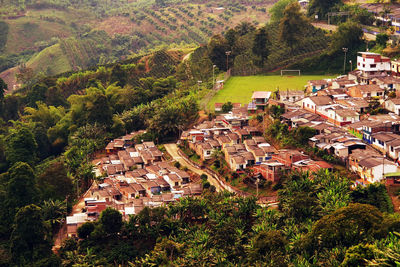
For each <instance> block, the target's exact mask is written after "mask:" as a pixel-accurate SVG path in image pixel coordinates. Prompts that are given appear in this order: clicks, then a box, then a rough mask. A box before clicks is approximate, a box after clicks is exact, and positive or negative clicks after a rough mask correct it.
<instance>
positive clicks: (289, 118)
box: [281, 103, 400, 184]
mask: <svg viewBox="0 0 400 267" xmlns="http://www.w3.org/2000/svg"><path fill="white" fill-rule="evenodd" d="M318 104H319V103H316V109H320V106H319V105H318ZM320 104H321V103H320ZM321 105H323V103H322V104H321ZM281 122H282V123H286V124H288V126H289V127H291V128H294V127H300V126H308V127H311V128H313V129H315V130H316V133H317V135H315V136H313V137H312V138H310V140H309V145H310V146H312V147H315V148H318V149H320V150H323V151H326V152H327V153H328V154H330V155H335V156H336V157H337V158H339V159H340V160H341V161H342V163H344V164H345V165H346V166H348V168H349V169H350V170H351V171H353V172H355V173H357V174H358V175H359V176H360V177H361V179H360V180H358V181H357V182H358V183H361V184H367V183H373V182H378V181H382V180H383V179H384V177H385V175H387V174H390V173H395V172H397V171H398V170H399V168H398V166H397V162H398V161H399V156H400V155H399V152H400V135H399V134H398V133H400V131H399V124H400V116H398V115H395V114H381V115H366V116H365V117H364V119H363V120H359V121H355V122H353V123H351V122H350V123H349V124H336V123H335V122H334V121H332V120H331V119H329V118H326V116H323V115H321V114H320V113H314V112H311V111H309V110H307V109H303V108H301V107H287V111H286V112H285V113H284V114H282V115H281ZM385 157H386V159H385V160H383V159H384V158H385ZM389 159H391V160H392V161H391V160H389Z"/></svg>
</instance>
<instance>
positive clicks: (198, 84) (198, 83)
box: [197, 81, 203, 91]
mask: <svg viewBox="0 0 400 267" xmlns="http://www.w3.org/2000/svg"><path fill="white" fill-rule="evenodd" d="M202 82H203V81H197V91H200V84H201V83H202Z"/></svg>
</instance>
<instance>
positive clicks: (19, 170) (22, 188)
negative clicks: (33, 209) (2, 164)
mask: <svg viewBox="0 0 400 267" xmlns="http://www.w3.org/2000/svg"><path fill="white" fill-rule="evenodd" d="M8 176H9V181H8V183H7V188H6V190H7V191H6V192H7V200H8V202H9V205H10V207H11V208H14V209H18V208H20V207H24V206H26V205H29V204H32V203H36V202H37V201H38V200H39V191H38V189H37V184H36V177H35V173H34V172H33V170H32V168H31V167H30V166H29V165H28V164H26V163H25V162H18V163H16V164H14V165H13V166H12V167H11V168H10V170H9V173H8Z"/></svg>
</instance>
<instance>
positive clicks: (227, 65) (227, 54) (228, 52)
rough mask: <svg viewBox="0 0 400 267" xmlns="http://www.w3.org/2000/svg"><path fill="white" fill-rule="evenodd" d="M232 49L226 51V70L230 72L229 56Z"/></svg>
mask: <svg viewBox="0 0 400 267" xmlns="http://www.w3.org/2000/svg"><path fill="white" fill-rule="evenodd" d="M231 53H232V51H226V52H225V55H226V72H228V70H229V56H230V55H231Z"/></svg>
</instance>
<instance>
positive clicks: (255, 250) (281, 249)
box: [249, 230, 287, 266]
mask: <svg viewBox="0 0 400 267" xmlns="http://www.w3.org/2000/svg"><path fill="white" fill-rule="evenodd" d="M251 244H252V246H251V248H250V250H249V258H250V259H249V260H250V262H252V263H254V262H256V261H265V260H266V259H269V260H272V261H273V262H274V263H275V264H274V266H286V265H285V264H284V255H285V246H286V244H287V241H286V239H285V237H284V236H283V235H282V233H281V232H280V231H278V230H270V231H262V232H260V233H258V234H257V235H256V236H255V237H254V239H253V242H251Z"/></svg>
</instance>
